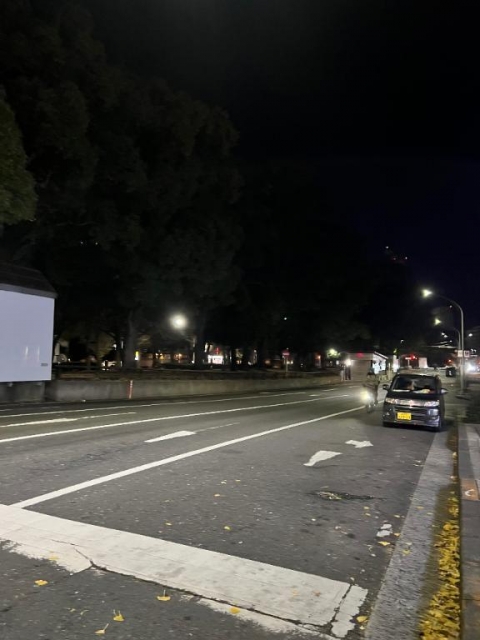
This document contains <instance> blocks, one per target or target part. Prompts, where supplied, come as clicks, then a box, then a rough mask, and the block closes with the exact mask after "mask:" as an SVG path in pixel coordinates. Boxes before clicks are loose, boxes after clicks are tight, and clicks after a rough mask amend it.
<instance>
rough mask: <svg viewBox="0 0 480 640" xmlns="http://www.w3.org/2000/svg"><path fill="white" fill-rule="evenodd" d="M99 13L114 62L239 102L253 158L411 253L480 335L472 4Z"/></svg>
mask: <svg viewBox="0 0 480 640" xmlns="http://www.w3.org/2000/svg"><path fill="white" fill-rule="evenodd" d="M85 1H86V2H87V3H88V0H85ZM90 2H91V8H92V10H93V12H94V14H95V15H96V18H97V22H98V23H99V24H100V31H101V35H102V38H103V39H104V40H107V42H108V48H109V51H110V53H111V55H112V57H113V58H114V59H116V60H117V61H118V60H120V61H123V62H125V63H127V64H129V65H134V66H135V68H136V69H137V70H141V71H142V72H144V73H146V74H150V73H154V74H158V75H162V76H163V77H165V78H166V79H167V80H168V81H169V82H170V84H171V85H172V86H173V87H174V88H177V89H184V90H186V91H188V92H189V93H191V94H193V95H195V96H197V97H199V98H201V99H204V100H207V101H209V102H213V103H217V104H220V105H222V106H224V107H225V108H226V109H227V110H228V111H229V113H230V115H231V117H232V120H233V122H234V124H235V125H236V127H237V128H238V129H239V131H240V134H241V142H240V146H239V154H241V155H243V156H244V157H245V158H265V159H277V158H281V159H282V161H283V162H285V163H291V166H292V168H293V169H294V170H295V171H298V170H299V168H300V170H304V171H305V172H306V173H307V174H308V175H309V176H310V177H311V178H312V180H313V181H314V183H315V184H316V185H317V186H318V189H319V192H320V193H321V194H322V195H323V196H324V198H325V201H326V202H328V207H329V209H330V210H331V212H332V215H334V216H342V218H343V219H344V220H345V224H346V225H347V224H352V225H354V226H355V227H356V228H358V229H360V230H361V231H362V232H364V234H365V235H366V236H367V238H368V241H369V246H370V247H371V251H372V252H373V253H375V252H378V253H379V254H380V253H381V252H382V250H383V248H384V247H385V246H386V245H389V246H391V247H392V248H393V249H394V250H395V251H397V252H398V253H399V254H402V255H405V256H408V259H409V264H410V265H411V266H412V267H413V269H414V270H415V273H416V274H417V275H418V276H419V278H420V279H421V280H422V281H423V282H424V283H425V284H426V285H429V286H430V287H432V288H435V289H436V290H437V291H438V292H439V293H440V292H441V293H443V295H447V296H449V297H451V298H454V299H456V300H457V301H458V302H459V303H460V304H462V305H463V306H464V308H465V311H466V314H467V318H466V324H467V326H470V327H471V326H473V325H475V324H480V285H479V278H478V267H477V257H478V253H479V252H478V231H479V221H480V204H479V192H480V188H479V186H480V164H479V144H480V109H479V105H478V98H477V97H476V96H477V95H480V87H478V86H477V85H478V84H479V77H480V73H479V70H478V61H479V60H480V56H479V53H480V52H479V48H478V36H477V34H476V33H475V28H476V27H475V25H476V21H475V20H474V19H473V16H469V15H468V14H467V12H466V11H465V10H464V7H467V3H465V4H462V3H461V2H456V3H455V13H453V5H449V6H448V8H447V3H444V4H442V3H438V2H429V1H424V2H421V3H419V2H414V3H410V2H407V1H405V0H399V1H394V0H392V1H391V2H385V0H382V1H380V0H364V1H362V2H359V1H358V0H328V1H327V0H90ZM468 4H469V3H468ZM300 214H301V212H298V215H300ZM312 231H313V232H315V233H318V234H319V237H321V226H320V225H318V228H316V229H312Z"/></svg>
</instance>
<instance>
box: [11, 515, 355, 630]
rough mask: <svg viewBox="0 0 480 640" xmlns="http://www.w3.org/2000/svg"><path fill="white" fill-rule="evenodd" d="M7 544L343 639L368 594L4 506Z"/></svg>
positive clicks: (72, 568) (202, 551)
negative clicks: (328, 629)
mask: <svg viewBox="0 0 480 640" xmlns="http://www.w3.org/2000/svg"><path fill="white" fill-rule="evenodd" d="M0 541H3V542H6V543H7V549H8V550H10V551H14V552H16V553H20V554H23V555H25V556H27V557H30V558H36V559H44V560H48V559H49V558H51V557H52V555H54V556H55V557H56V558H55V562H56V564H58V565H60V566H63V567H64V568H67V570H69V571H70V572H73V573H75V572H78V571H82V570H85V569H88V568H90V566H91V565H92V564H93V565H94V566H96V567H100V568H102V569H105V570H107V571H111V572H114V573H118V574H121V575H127V576H133V577H135V578H137V579H140V580H147V581H149V582H153V583H156V584H160V585H162V586H166V587H170V588H172V589H180V590H182V591H186V592H188V593H192V594H195V595H198V596H202V597H204V598H209V599H211V600H217V601H220V602H226V603H229V604H231V605H235V606H238V607H243V608H245V609H249V610H253V611H256V612H258V613H262V614H264V615H268V616H273V617H275V618H280V619H281V620H286V621H290V622H295V623H297V624H303V625H307V624H308V625H315V626H316V627H317V628H321V627H325V626H326V625H331V633H333V636H335V638H344V637H345V636H346V635H347V633H348V632H349V631H350V630H351V629H353V628H354V626H355V622H354V616H356V615H357V614H358V612H359V610H360V607H361V606H362V604H363V602H364V601H365V598H366V596H367V590H366V589H363V588H361V587H359V586H356V585H351V584H350V583H347V582H340V581H339V580H331V579H329V578H324V577H321V576H314V575H311V574H307V573H301V572H299V571H292V570H291V569H285V568H283V567H278V566H273V565H269V564H265V563H262V562H255V561H252V560H247V559H243V558H237V557H235V556H230V555H227V554H224V553H217V552H215V551H208V550H206V549H198V548H196V547H189V546H186V545H182V544H177V543H174V542H168V541H166V540H159V539H157V538H149V537H147V536H142V535H138V534H135V533H127V532H125V531H117V530H115V529H107V528H105V527H97V526H94V525H91V524H85V523H83V522H73V521H71V520H64V519H62V518H56V517H53V516H49V515H45V514H42V513H35V512H33V511H25V510H23V509H18V508H16V507H8V506H4V505H0ZM4 548H5V546H4ZM300 630H301V627H299V631H300ZM318 630H320V629H318Z"/></svg>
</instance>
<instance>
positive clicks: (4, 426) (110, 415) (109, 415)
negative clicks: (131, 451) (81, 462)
mask: <svg viewBox="0 0 480 640" xmlns="http://www.w3.org/2000/svg"><path fill="white" fill-rule="evenodd" d="M136 413H137V412H136V411H123V412H122V413H102V415H100V416H81V417H79V418H53V419H51V420H34V421H30V422H13V423H10V424H2V425H0V429H9V428H11V427H28V426H30V425H33V426H35V425H38V424H53V423H58V422H77V421H78V420H96V419H98V418H113V417H114V416H134V415H136Z"/></svg>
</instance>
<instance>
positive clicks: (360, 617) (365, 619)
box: [357, 616, 368, 623]
mask: <svg viewBox="0 0 480 640" xmlns="http://www.w3.org/2000/svg"><path fill="white" fill-rule="evenodd" d="M367 620H368V616H357V622H360V623H362V622H366V621H367Z"/></svg>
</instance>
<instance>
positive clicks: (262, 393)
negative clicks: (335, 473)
mask: <svg viewBox="0 0 480 640" xmlns="http://www.w3.org/2000/svg"><path fill="white" fill-rule="evenodd" d="M322 391H336V389H322ZM306 393H307V392H306V391H288V392H285V393H269V392H268V391H260V392H259V393H257V394H256V395H254V396H241V395H240V396H231V397H228V398H212V399H211V400H210V399H205V400H176V401H174V402H171V401H169V400H163V401H162V402H150V403H148V404H132V403H130V402H128V403H127V401H125V404H123V405H119V406H118V407H111V406H108V407H105V409H108V410H110V411H111V410H112V409H127V408H129V409H130V408H132V409H137V408H138V409H143V408H145V407H147V408H148V407H170V406H177V405H183V404H210V403H214V402H234V401H235V400H238V401H240V400H257V399H258V398H260V397H265V396H268V397H269V398H277V397H279V396H302V395H305V394H306ZM203 397H205V396H203ZM11 410H12V409H11V408H9V409H0V413H4V412H5V411H11ZM86 411H102V407H95V408H88V409H65V410H60V409H56V410H55V411H38V412H35V413H33V412H30V413H12V414H10V415H6V416H0V419H1V420H3V419H5V418H24V417H27V416H48V415H54V414H59V413H62V414H63V413H85V412H86Z"/></svg>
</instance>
